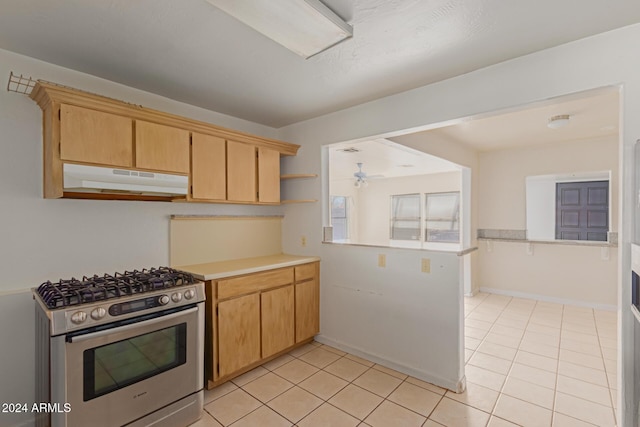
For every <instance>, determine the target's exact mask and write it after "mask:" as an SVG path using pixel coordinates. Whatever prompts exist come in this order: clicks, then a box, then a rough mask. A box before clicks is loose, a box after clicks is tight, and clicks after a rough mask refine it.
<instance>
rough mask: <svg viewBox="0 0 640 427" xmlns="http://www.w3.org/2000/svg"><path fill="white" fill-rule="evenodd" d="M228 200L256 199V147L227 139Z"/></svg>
mask: <svg viewBox="0 0 640 427" xmlns="http://www.w3.org/2000/svg"><path fill="white" fill-rule="evenodd" d="M227 200H229V201H232V202H251V203H255V201H256V147H255V146H253V145H249V144H243V143H241V142H235V141H227Z"/></svg>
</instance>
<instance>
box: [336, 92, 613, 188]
mask: <svg viewBox="0 0 640 427" xmlns="http://www.w3.org/2000/svg"><path fill="white" fill-rule="evenodd" d="M619 103H620V96H619V92H618V90H616V89H615V88H603V89H598V90H595V91H591V92H588V93H582V94H574V95H569V96H565V97H561V98H558V99H553V100H549V101H546V102H544V103H539V104H535V105H527V106H522V107H520V108H518V109H514V110H512V111H507V112H497V113H492V114H490V115H488V116H486V117H480V118H478V117H472V118H468V119H465V120H461V121H459V122H458V123H456V124H453V125H447V126H443V127H436V128H435V129H431V130H428V131H423V132H419V133H418V134H419V135H420V138H422V139H423V140H424V141H428V140H429V138H435V139H436V140H437V141H440V142H446V141H452V142H455V143H458V144H462V145H464V146H466V147H468V148H470V149H471V150H474V151H477V152H487V151H493V150H504V149H512V148H522V147H532V146H538V145H545V144H554V143H555V144H558V143H563V142H569V141H584V140H591V139H595V138H609V139H611V140H615V138H617V136H618V132H619V120H620V114H619V108H620V107H619ZM557 115H569V117H570V118H569V123H568V124H567V125H566V126H564V127H561V128H559V129H551V128H549V127H548V126H547V124H548V122H549V119H550V118H551V117H553V116H557ZM345 149H346V151H345ZM358 162H360V163H363V167H362V169H363V171H365V172H366V173H367V174H368V175H369V176H371V177H373V178H382V177H385V178H391V177H399V176H410V175H425V174H433V173H442V172H451V171H458V170H460V166H458V165H456V164H454V163H452V162H449V161H447V160H444V159H440V158H438V157H435V156H432V155H429V154H426V153H424V152H422V151H418V150H416V149H413V148H410V147H406V146H404V145H401V144H398V143H395V142H392V141H389V140H386V139H382V138H380V139H375V140H367V141H362V142H356V143H353V142H345V143H339V144H333V145H331V146H330V147H329V165H330V176H331V179H332V180H338V179H354V178H353V173H354V172H356V171H357V170H358V168H357V165H356V164H357V163H358Z"/></svg>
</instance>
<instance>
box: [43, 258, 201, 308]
mask: <svg viewBox="0 0 640 427" xmlns="http://www.w3.org/2000/svg"><path fill="white" fill-rule="evenodd" d="M192 283H196V280H195V279H194V278H193V276H192V275H191V274H189V273H185V272H183V271H179V270H175V269H173V268H169V267H158V268H150V269H142V270H133V271H125V272H124V273H115V274H114V275H109V274H104V275H102V276H98V275H94V276H92V277H86V276H84V277H83V278H82V280H78V279H76V278H71V279H67V280H62V279H61V280H59V281H58V282H51V281H46V282H44V283H43V284H41V285H40V286H39V287H38V289H37V291H36V292H37V294H38V295H39V296H40V298H42V301H43V302H44V303H45V305H46V306H47V307H48V308H50V309H56V308H62V307H70V306H76V305H82V304H88V303H92V302H97V301H103V300H107V299H112V298H118V297H122V296H127V295H135V294H143V293H146V292H152V291H156V290H159V289H168V288H174V287H177V286H185V285H190V284H192Z"/></svg>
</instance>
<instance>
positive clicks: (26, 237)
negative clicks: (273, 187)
mask: <svg viewBox="0 0 640 427" xmlns="http://www.w3.org/2000/svg"><path fill="white" fill-rule="evenodd" d="M10 71H14V72H17V73H18V74H20V73H21V74H24V75H26V76H32V77H34V78H39V79H44V80H49V81H54V82H57V83H62V84H66V85H69V86H73V87H77V88H80V89H83V90H87V91H91V92H94V93H99V94H102V95H106V96H109V97H112V98H116V99H122V100H126V101H129V102H132V103H135V104H142V105H144V106H147V107H150V108H155V109H159V110H162V111H167V112H171V113H175V114H179V115H183V116H186V117H190V118H194V119H198V120H202V121H207V122H210V123H214V124H217V125H221V126H225V127H229V128H234V129H238V130H241V131H245V132H251V133H254V134H260V135H263V136H267V137H274V136H275V131H274V130H273V129H271V128H268V127H265V126H262V125H257V124H254V123H250V122H246V121H243V120H239V119H235V118H232V117H229V116H225V115H222V114H217V113H213V112H210V111H206V110H203V109H200V108H196V107H192V106H188V105H185V104H182V103H179V102H175V101H171V100H169V99H166V98H162V97H159V96H156V95H152V94H149V93H145V92H141V91H138V90H134V89H130V88H127V87H125V86H122V85H118V84H115V83H111V82H108V81H105V80H101V79H98V78H95V77H92V76H88V75H86V74H82V73H79V72H75V71H71V70H67V69H64V68H61V67H57V66H54V65H51V64H47V63H44V62H41V61H37V60H34V59H31V58H27V57H24V56H20V55H16V54H13V53H10V52H7V51H2V50H0V76H2V77H3V78H8V76H9V72H10ZM41 122H42V115H41V111H40V108H39V107H38V106H37V105H36V103H35V102H33V101H32V100H31V99H29V98H28V97H27V96H25V95H20V94H17V93H14V92H7V91H5V90H2V91H0V129H1V130H2V132H0V200H2V202H1V203H2V205H1V206H2V208H1V209H0V242H2V244H1V245H0V271H2V275H0V343H2V344H1V345H0V356H1V358H0V360H2V363H1V364H0V402H33V401H34V396H35V391H34V385H35V380H34V376H33V368H34V363H35V362H34V339H33V337H34V321H33V301H32V300H31V297H30V295H29V294H28V289H29V288H32V287H36V286H38V285H39V284H41V283H42V282H44V281H46V280H57V279H59V278H69V277H71V276H75V277H79V276H82V275H83V274H96V273H113V272H115V271H122V270H124V269H131V268H143V267H153V266H159V265H167V264H168V263H169V216H170V215H171V214H212V215H216V214H272V213H273V214H275V213H281V212H282V209H281V208H279V207H266V206H260V207H258V206H240V205H207V204H185V203H175V204H172V203H164V202H129V201H127V202H120V201H92V200H45V199H43V198H42V131H41ZM14 291H17V293H15V292H14ZM29 419H30V416H27V417H19V416H8V415H7V414H2V413H0V425H2V426H5V425H13V424H17V423H18V422H22V421H24V422H26V423H27V425H28V424H29V423H30V421H29Z"/></svg>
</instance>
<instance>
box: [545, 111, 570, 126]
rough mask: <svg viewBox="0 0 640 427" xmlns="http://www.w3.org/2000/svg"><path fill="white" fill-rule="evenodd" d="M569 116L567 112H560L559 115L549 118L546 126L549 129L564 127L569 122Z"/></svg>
mask: <svg viewBox="0 0 640 427" xmlns="http://www.w3.org/2000/svg"><path fill="white" fill-rule="evenodd" d="M570 118H571V116H570V115H568V114H560V115H559V116H553V117H551V118H550V119H549V123H547V126H548V127H549V128H551V129H559V128H561V127H565V126H566V125H568V124H569V119H570Z"/></svg>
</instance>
